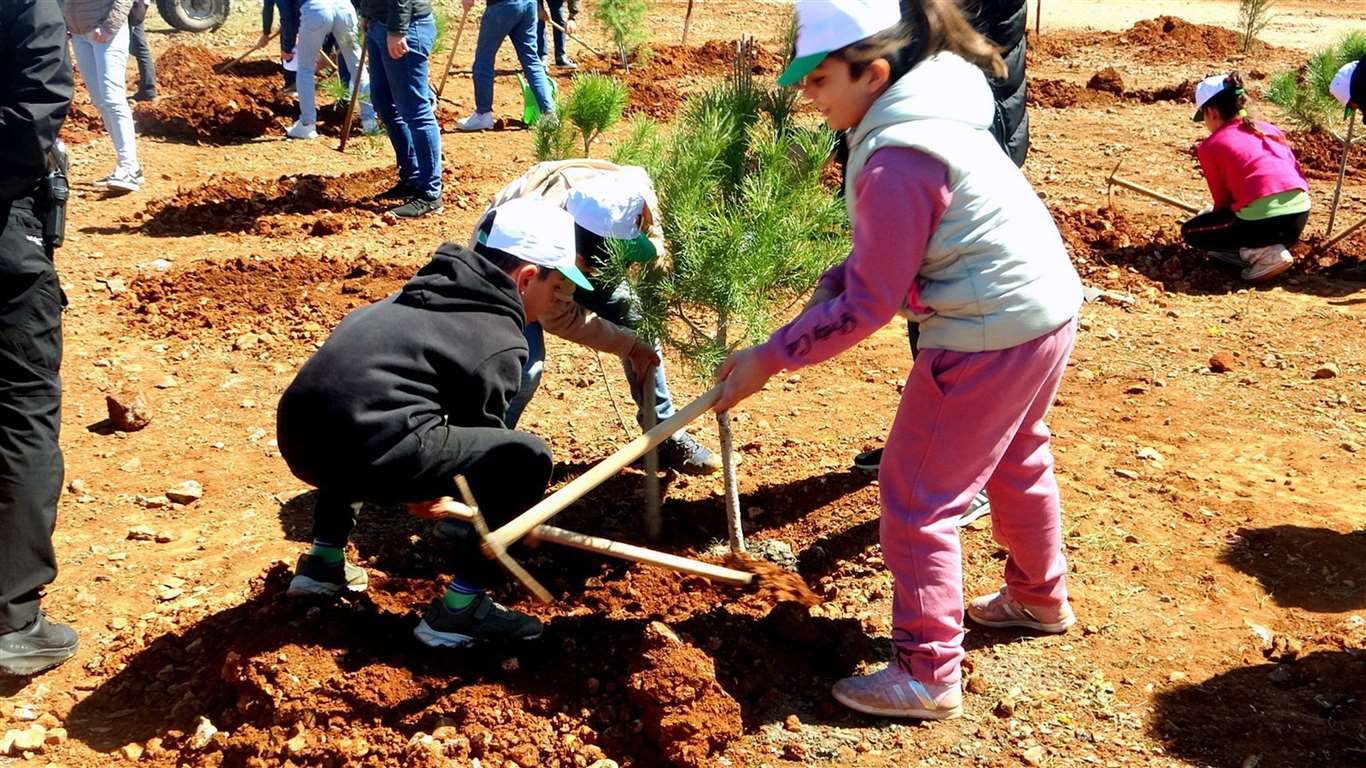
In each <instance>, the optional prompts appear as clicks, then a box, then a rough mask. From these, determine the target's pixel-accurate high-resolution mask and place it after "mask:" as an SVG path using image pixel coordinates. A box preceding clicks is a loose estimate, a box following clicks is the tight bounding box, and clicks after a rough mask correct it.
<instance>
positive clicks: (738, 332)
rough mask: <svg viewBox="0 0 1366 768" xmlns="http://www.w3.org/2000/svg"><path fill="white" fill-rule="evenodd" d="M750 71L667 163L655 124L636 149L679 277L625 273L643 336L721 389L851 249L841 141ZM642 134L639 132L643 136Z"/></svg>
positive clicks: (726, 436) (715, 98)
mask: <svg viewBox="0 0 1366 768" xmlns="http://www.w3.org/2000/svg"><path fill="white" fill-rule="evenodd" d="M745 69H747V68H746V67H744V66H738V67H737V75H736V76H734V77H732V78H731V79H730V80H729V81H728V82H726V83H724V84H722V85H719V86H716V87H714V88H712V89H711V90H710V91H707V92H705V93H704V94H702V95H701V96H699V97H696V98H694V99H693V100H692V101H690V102H689V103H688V105H687V106H686V107H685V109H684V112H683V115H682V119H681V120H680V121H679V123H678V124H677V125H676V126H675V129H674V132H673V134H672V136H670V137H669V138H668V139H667V140H666V141H665V142H664V149H663V152H662V153H651V152H649V151H641V148H642V147H648V145H649V136H650V134H649V131H648V129H647V128H645V127H644V126H645V124H644V123H637V124H636V126H634V128H636V129H638V130H639V131H640V133H641V138H640V140H639V141H638V142H637V143H636V144H635V145H634V149H633V151H635V152H637V153H638V154H636V156H634V157H631V158H624V159H630V160H635V161H639V162H640V163H641V164H643V165H644V166H645V167H646V168H647V169H648V170H649V171H650V176H651V178H653V179H654V181H655V185H656V189H657V191H658V192H659V197H660V209H661V213H662V216H663V228H664V239H665V242H666V245H667V248H668V254H669V257H670V259H671V260H672V268H671V269H668V270H645V271H639V272H630V271H628V270H626V269H625V268H624V266H625V265H624V262H623V261H621V260H620V259H618V260H617V261H616V262H615V263H614V265H613V267H614V269H615V270H619V271H620V274H619V275H617V276H620V277H624V278H625V279H627V280H628V281H629V282H630V283H631V284H632V287H633V288H634V289H635V291H636V295H637V297H638V301H639V303H640V307H639V308H640V313H641V316H642V318H643V321H644V322H643V323H642V326H641V329H640V333H641V334H643V335H644V336H646V337H648V338H650V339H651V340H654V339H660V340H662V341H663V342H664V343H666V344H667V345H669V346H670V347H672V348H673V349H675V350H677V351H678V352H679V353H680V354H681V356H682V357H683V359H684V361H685V362H686V364H687V365H688V366H689V367H690V368H691V369H692V370H693V372H694V373H696V374H697V375H698V376H699V377H701V378H704V379H707V380H710V379H711V378H712V377H713V375H714V373H715V370H716V368H717V367H718V366H719V365H720V364H721V362H722V361H723V360H724V359H725V356H726V354H727V353H728V352H730V351H731V350H733V349H735V348H737V347H739V346H741V345H748V344H754V343H756V342H760V341H762V340H763V339H765V338H766V337H767V335H768V334H769V333H770V332H771V330H772V329H773V327H774V326H775V325H777V324H778V323H779V322H780V321H782V320H784V319H786V317H787V315H788V314H789V312H790V311H791V309H792V308H793V307H795V306H796V305H797V304H799V303H800V301H801V300H802V299H803V298H804V297H805V296H806V295H807V294H808V293H809V291H810V289H811V287H812V286H813V285H814V284H815V282H816V279H817V278H818V277H819V276H820V274H821V272H822V271H824V270H825V269H826V268H828V267H829V266H830V265H831V264H833V263H835V262H836V261H838V260H839V259H840V258H841V257H842V256H843V255H844V253H845V252H846V250H847V248H848V235H847V229H848V220H847V217H846V215H845V211H844V206H843V205H842V204H841V203H839V202H838V201H837V200H836V198H835V197H834V195H833V194H832V193H831V192H830V190H828V189H827V188H826V187H824V186H823V185H822V183H821V173H822V170H823V168H824V166H825V163H826V162H827V160H828V158H829V155H830V151H831V148H832V147H833V146H834V136H833V134H831V133H830V132H829V131H827V130H825V129H824V128H807V127H802V126H798V125H796V124H795V123H794V122H793V120H792V106H793V103H794V94H793V93H792V92H791V91H789V90H769V89H766V88H762V87H759V86H757V85H756V84H755V83H754V82H753V81H752V80H751V79H750V78H749V76H748V74H747V72H745V71H744V70H745ZM634 132H635V131H634V130H633V133H634ZM717 420H718V426H719V429H720V434H721V451H722V459H723V462H724V465H725V483H726V515H727V523H728V526H729V532H730V546H731V549H732V551H735V552H740V551H743V550H744V546H745V545H744V533H743V531H742V530H741V527H740V498H739V490H738V486H737V483H736V478H735V462H734V451H733V440H732V435H731V425H730V415H729V414H719V415H718V417H717Z"/></svg>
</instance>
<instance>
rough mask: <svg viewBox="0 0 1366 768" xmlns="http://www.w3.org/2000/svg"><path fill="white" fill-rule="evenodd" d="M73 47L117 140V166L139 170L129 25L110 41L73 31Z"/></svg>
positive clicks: (106, 126) (94, 99) (88, 86)
mask: <svg viewBox="0 0 1366 768" xmlns="http://www.w3.org/2000/svg"><path fill="white" fill-rule="evenodd" d="M71 49H72V50H73V51H75V53H76V66H78V67H80V70H81V77H82V78H83V79H84V80H85V87H86V89H87V90H88V91H90V101H91V102H92V103H94V105H95V108H96V109H98V110H99V111H100V117H101V118H102V119H103V121H104V129H105V130H106V131H108V132H109V137H110V138H111V139H113V140H114V154H115V155H116V156H117V158H118V162H117V165H116V168H117V170H120V171H123V172H124V173H128V174H132V173H135V172H137V170H138V147H137V143H136V140H135V139H134V136H133V110H131V109H129V108H128V91H127V87H128V86H127V84H126V81H125V80H124V77H125V75H126V73H127V71H128V25H127V24H124V25H123V26H122V27H120V28H119V31H118V34H116V35H114V37H113V38H112V39H111V40H110V41H109V42H107V43H97V42H95V38H94V35H93V34H85V35H72V36H71Z"/></svg>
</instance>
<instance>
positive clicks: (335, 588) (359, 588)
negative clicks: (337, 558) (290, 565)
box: [285, 554, 370, 597]
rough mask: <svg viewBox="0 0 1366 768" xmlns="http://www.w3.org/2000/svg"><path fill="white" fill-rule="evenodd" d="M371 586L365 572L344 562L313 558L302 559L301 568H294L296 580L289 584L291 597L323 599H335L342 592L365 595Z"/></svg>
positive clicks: (308, 556)
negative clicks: (315, 596)
mask: <svg viewBox="0 0 1366 768" xmlns="http://www.w3.org/2000/svg"><path fill="white" fill-rule="evenodd" d="M369 584H370V577H369V576H367V575H366V574H365V569H363V568H361V567H360V566H358V565H352V564H351V563H348V562H346V561H345V560H343V561H342V562H340V563H329V562H326V561H324V560H323V559H321V558H317V557H313V556H312V555H309V554H303V555H299V564H298V565H297V566H295V568H294V578H292V579H290V580H289V589H288V590H286V591H285V594H286V595H289V596H290V597H304V596H308V595H322V596H324V597H332V596H334V595H337V594H340V593H341V591H342V590H348V591H351V592H364V591H365V588H366V587H367V586H369Z"/></svg>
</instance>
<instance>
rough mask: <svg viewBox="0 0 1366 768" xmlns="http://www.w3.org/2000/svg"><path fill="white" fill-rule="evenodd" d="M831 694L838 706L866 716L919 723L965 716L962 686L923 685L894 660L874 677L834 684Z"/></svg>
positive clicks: (845, 680) (856, 678) (875, 673)
mask: <svg viewBox="0 0 1366 768" xmlns="http://www.w3.org/2000/svg"><path fill="white" fill-rule="evenodd" d="M831 693H833V694H834V695H835V699H836V700H837V701H839V703H841V704H843V705H844V706H846V707H848V708H850V709H852V710H855V711H858V712H862V713H864V714H866V715H876V716H878V717H909V718H914V719H916V720H949V719H952V718H955V717H962V716H963V689H962V686H961V685H960V684H959V683H950V684H948V685H935V684H933V683H922V682H920V681H919V680H916V679H915V678H914V677H912V676H911V674H910V673H909V672H907V671H906V670H905V669H903V668H902V667H901V664H900V663H899V662H897V661H896V660H895V659H893V660H892V663H891V664H888V665H887V666H886V667H884V668H882V669H881V670H879V671H877V672H874V673H873V674H871V675H863V676H861V677H846V678H844V679H843V680H841V681H839V682H838V683H835V687H834V688H833V689H832V690H831Z"/></svg>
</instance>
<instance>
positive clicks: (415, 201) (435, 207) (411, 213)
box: [389, 195, 446, 219]
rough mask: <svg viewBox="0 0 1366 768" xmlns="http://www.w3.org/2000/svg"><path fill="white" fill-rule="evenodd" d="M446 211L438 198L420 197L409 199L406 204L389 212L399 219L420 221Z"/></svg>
mask: <svg viewBox="0 0 1366 768" xmlns="http://www.w3.org/2000/svg"><path fill="white" fill-rule="evenodd" d="M444 210H446V209H445V206H443V205H442V204H441V198H440V197H439V196H438V197H437V198H436V199H435V200H430V199H428V198H425V197H422V196H421V195H417V196H414V197H412V198H409V200H408V202H406V203H404V204H403V205H400V206H399V207H397V208H394V209H392V210H390V211H389V213H392V214H394V215H395V216H397V217H399V218H400V219H420V218H422V217H423V216H427V215H429V214H433V213H441V212H442V211H444Z"/></svg>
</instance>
